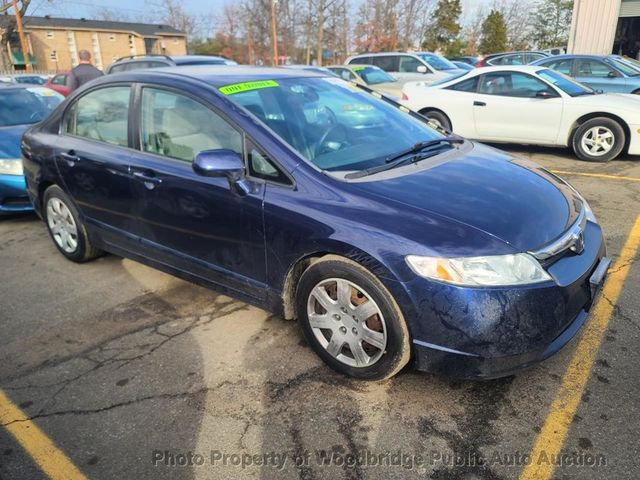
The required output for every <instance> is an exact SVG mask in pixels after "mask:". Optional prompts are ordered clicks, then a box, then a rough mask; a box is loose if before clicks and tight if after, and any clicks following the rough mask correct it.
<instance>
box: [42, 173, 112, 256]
mask: <svg viewBox="0 0 640 480" xmlns="http://www.w3.org/2000/svg"><path fill="white" fill-rule="evenodd" d="M43 207H44V208H43V214H44V220H45V223H46V225H47V230H49V235H50V236H51V239H52V240H53V243H54V244H55V246H56V247H57V248H58V250H59V251H60V253H62V254H63V255H64V256H65V257H67V258H68V259H69V260H71V261H73V262H86V261H88V260H91V259H93V258H96V257H98V256H99V255H101V254H102V251H100V250H98V249H97V248H95V247H94V246H93V245H92V244H91V241H90V240H89V236H88V235H87V231H86V229H85V227H84V224H83V223H82V221H81V220H80V215H79V214H78V211H77V210H76V208H75V206H74V205H73V202H72V201H71V199H70V198H69V197H68V196H67V194H66V193H64V191H63V190H62V189H61V188H60V187H58V186H57V185H52V186H51V187H49V188H47V190H46V191H45V192H44V200H43Z"/></svg>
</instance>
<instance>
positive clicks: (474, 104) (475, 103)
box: [473, 100, 487, 107]
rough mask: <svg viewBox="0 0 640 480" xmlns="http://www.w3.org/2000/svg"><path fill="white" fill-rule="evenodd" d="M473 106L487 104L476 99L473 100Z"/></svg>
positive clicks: (484, 105)
mask: <svg viewBox="0 0 640 480" xmlns="http://www.w3.org/2000/svg"><path fill="white" fill-rule="evenodd" d="M473 106H474V107H486V106H487V104H486V103H485V102H478V101H477V100H476V101H475V102H473Z"/></svg>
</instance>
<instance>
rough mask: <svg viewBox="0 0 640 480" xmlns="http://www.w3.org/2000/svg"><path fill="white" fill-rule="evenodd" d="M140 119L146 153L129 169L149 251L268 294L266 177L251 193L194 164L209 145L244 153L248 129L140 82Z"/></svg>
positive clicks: (234, 286)
mask: <svg viewBox="0 0 640 480" xmlns="http://www.w3.org/2000/svg"><path fill="white" fill-rule="evenodd" d="M139 118H140V126H139V128H140V141H141V146H140V150H141V151H140V152H138V153H137V154H136V155H135V158H134V161H133V164H132V167H131V173H132V178H133V180H132V182H133V183H132V184H133V189H134V191H135V192H136V195H137V196H138V198H139V199H140V201H139V203H138V205H139V211H138V216H139V220H140V221H139V222H138V223H137V225H136V234H137V235H139V236H140V238H141V241H142V242H141V243H142V247H143V249H146V250H147V251H148V252H149V254H150V256H152V258H154V259H157V260H160V261H162V262H164V263H166V264H168V265H170V266H172V267H175V268H178V269H180V270H183V271H184V270H186V271H189V272H190V273H191V274H193V275H196V276H199V277H201V278H204V279H206V280H209V281H212V282H214V283H217V284H219V285H223V286H225V287H228V288H230V289H232V290H234V291H237V292H240V293H244V294H247V295H250V296H252V297H255V298H263V296H264V294H265V280H266V267H265V244H264V228H263V218H262V203H263V196H264V183H251V184H250V186H251V188H250V191H249V192H248V193H246V194H245V193H244V192H238V191H237V189H234V188H232V187H231V185H230V184H229V181H228V180H227V179H226V178H210V177H202V176H199V175H197V174H196V173H195V172H194V171H193V169H192V161H193V158H194V156H195V155H196V154H197V153H198V152H201V151H204V150H213V149H220V148H226V149H231V150H233V151H235V152H238V154H239V155H243V140H242V135H241V134H240V133H239V132H238V131H237V130H236V129H234V128H233V127H232V126H231V125H230V124H229V123H227V122H226V121H225V120H224V119H223V118H221V117H220V116H219V115H218V114H216V113H215V112H214V111H213V110H211V109H210V108H209V107H208V106H206V105H204V104H203V103H200V102H199V101H197V100H195V99H193V98H191V97H188V96H186V95H183V94H180V93H177V92H173V91H170V90H164V89H160V88H155V87H143V88H142V90H141V95H140V115H139Z"/></svg>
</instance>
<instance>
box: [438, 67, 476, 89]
mask: <svg viewBox="0 0 640 480" xmlns="http://www.w3.org/2000/svg"><path fill="white" fill-rule="evenodd" d="M471 72H472V70H463V71H462V72H460V73H456V74H454V75H451V76H449V77H446V78H443V79H441V80H438V81H437V82H433V83H431V84H430V85H431V86H432V87H435V86H436V85H442V84H443V83H449V82H451V81H453V80H456V79H458V78H460V77H464V76H465V75H469V74H470V73H471Z"/></svg>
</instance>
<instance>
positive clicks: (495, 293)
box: [22, 67, 608, 379]
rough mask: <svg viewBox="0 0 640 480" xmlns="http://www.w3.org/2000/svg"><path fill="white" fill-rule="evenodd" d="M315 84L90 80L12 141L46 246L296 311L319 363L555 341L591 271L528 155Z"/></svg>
mask: <svg viewBox="0 0 640 480" xmlns="http://www.w3.org/2000/svg"><path fill="white" fill-rule="evenodd" d="M379 97H380V95H379V94H371V93H369V92H367V91H364V90H363V89H361V88H359V87H357V86H355V85H354V84H352V83H349V82H345V81H343V80H341V79H339V78H335V77H330V76H324V75H321V74H317V73H314V72H308V71H301V70H288V69H282V68H277V69H271V68H261V69H256V68H248V67H215V68H210V69H202V68H198V69H195V68H193V69H191V68H173V69H154V70H138V71H134V72H127V73H122V74H115V75H108V76H104V77H102V78H100V79H97V80H95V81H94V82H92V83H91V84H90V85H88V86H87V87H86V88H83V89H81V90H78V91H76V92H74V93H73V94H72V95H71V96H70V98H68V99H67V101H66V103H65V104H64V105H63V106H62V107H61V108H58V109H57V110H56V111H55V112H54V114H53V115H51V116H50V117H49V118H48V119H46V120H45V121H44V122H42V123H40V124H39V125H37V126H35V127H33V128H31V129H30V130H29V131H27V132H26V134H25V135H24V137H23V148H22V155H23V161H24V169H25V175H26V178H27V184H28V192H29V196H30V198H31V200H32V201H33V204H34V206H35V208H36V210H37V211H38V213H39V214H40V215H41V216H42V217H43V219H44V221H45V223H46V225H47V228H48V229H49V233H50V236H51V238H52V240H53V242H54V244H55V245H56V247H57V249H58V250H59V251H60V252H61V253H62V254H63V255H64V256H65V257H67V258H68V259H70V260H73V261H76V262H83V261H87V260H89V259H91V258H95V257H96V256H98V255H99V254H100V252H101V251H109V252H112V253H115V254H118V255H122V256H125V257H130V258H132V259H135V260H138V261H140V262H143V263H146V264H149V265H152V266H155V267H156V268H159V269H161V270H164V271H167V272H170V273H173V274H176V275H179V276H181V277H184V278H187V279H190V280H192V281H195V282H198V283H200V284H204V285H207V286H210V287H212V288H215V289H217V290H219V291H221V292H224V293H227V294H229V295H232V296H234V297H237V298H240V299H243V300H246V301H248V302H250V303H252V304H255V305H259V306H261V307H263V308H267V309H269V310H272V311H274V312H276V313H277V314H279V315H282V316H284V317H285V318H297V319H298V321H299V323H300V326H301V328H302V331H303V332H304V335H305V336H306V339H307V341H308V342H309V345H310V346H311V347H312V348H313V349H314V350H315V351H316V353H317V354H318V355H319V356H320V357H321V358H322V359H323V360H324V361H325V362H326V363H327V364H328V365H330V366H331V367H332V368H334V369H336V370H338V371H340V372H342V373H344V374H347V375H352V376H354V377H358V378H362V379H382V378H388V377H390V376H392V375H394V374H396V373H397V372H398V371H400V370H401V369H402V368H403V367H404V366H405V365H406V364H407V363H408V362H409V361H410V360H413V361H414V362H416V364H417V366H418V367H419V368H420V369H423V370H430V371H436V372H441V373H445V374H448V375H455V376H463V377H482V378H489V377H496V376H503V375H507V374H510V373H511V372H513V371H516V370H518V369H520V368H523V367H526V366H529V365H532V364H535V363H536V362H539V361H541V360H543V359H545V358H547V357H549V356H550V355H552V354H554V353H555V352H557V351H558V350H559V349H560V348H562V347H563V346H564V345H565V344H566V343H567V342H568V341H569V340H570V339H571V338H572V337H573V336H574V335H575V333H576V332H577V331H578V330H579V329H580V327H581V326H582V325H583V323H584V322H585V319H586V316H587V312H588V310H589V308H590V306H591V304H592V302H593V300H594V297H595V295H596V293H597V290H598V288H599V286H600V285H601V284H602V281H603V278H604V274H605V272H606V269H607V266H608V259H607V258H606V257H605V243H604V239H603V234H602V230H601V228H600V226H599V225H598V223H597V221H596V219H595V217H594V216H593V213H592V212H591V210H590V208H589V205H588V204H587V202H586V201H585V200H584V199H583V198H582V197H581V196H580V195H579V194H578V193H577V192H576V191H575V190H574V189H573V188H572V187H571V186H569V185H568V184H567V183H566V182H564V181H563V180H561V179H560V178H558V177H556V176H555V175H553V174H552V173H550V172H548V171H546V170H545V169H543V168H541V167H539V166H537V165H535V164H533V163H530V162H528V161H526V160H522V159H516V158H513V157H510V156H509V155H507V154H505V153H502V152H499V151H497V150H495V149H492V148H489V147H486V146H483V145H481V144H476V143H473V142H471V141H468V140H465V139H463V138H461V137H456V136H450V135H449V134H448V133H447V132H445V131H442V130H439V129H437V128H435V127H433V126H432V125H431V124H430V123H429V122H428V120H427V119H426V118H424V117H422V116H420V115H418V114H416V113H412V112H410V111H408V110H407V109H406V108H405V107H402V106H400V105H398V104H397V103H395V102H393V101H391V100H388V99H384V98H379Z"/></svg>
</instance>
